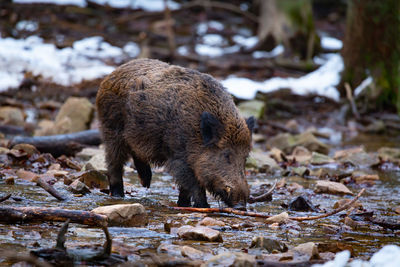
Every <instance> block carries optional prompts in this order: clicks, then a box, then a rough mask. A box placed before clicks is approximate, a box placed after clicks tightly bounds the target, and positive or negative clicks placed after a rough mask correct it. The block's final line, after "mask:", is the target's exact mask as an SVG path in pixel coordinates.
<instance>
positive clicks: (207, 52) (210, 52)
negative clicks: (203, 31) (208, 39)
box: [178, 44, 240, 57]
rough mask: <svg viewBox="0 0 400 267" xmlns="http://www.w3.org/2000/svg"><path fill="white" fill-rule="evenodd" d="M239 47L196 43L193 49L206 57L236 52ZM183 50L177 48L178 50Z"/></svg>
mask: <svg viewBox="0 0 400 267" xmlns="http://www.w3.org/2000/svg"><path fill="white" fill-rule="evenodd" d="M239 49H240V47H239V46H237V45H236V46H235V45H234V46H229V47H217V46H211V45H205V44H197V45H196V46H195V47H194V50H195V51H196V53H197V54H199V55H200V56H206V57H220V56H222V55H224V54H229V53H235V52H238V51H239ZM180 51H183V50H179V51H178V52H180Z"/></svg>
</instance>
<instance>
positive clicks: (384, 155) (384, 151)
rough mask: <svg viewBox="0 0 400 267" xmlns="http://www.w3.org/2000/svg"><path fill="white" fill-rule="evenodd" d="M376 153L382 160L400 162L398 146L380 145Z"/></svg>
mask: <svg viewBox="0 0 400 267" xmlns="http://www.w3.org/2000/svg"><path fill="white" fill-rule="evenodd" d="M378 155H379V157H380V158H381V159H382V160H383V161H390V162H393V163H396V164H400V148H394V147H382V148H380V149H379V150H378Z"/></svg>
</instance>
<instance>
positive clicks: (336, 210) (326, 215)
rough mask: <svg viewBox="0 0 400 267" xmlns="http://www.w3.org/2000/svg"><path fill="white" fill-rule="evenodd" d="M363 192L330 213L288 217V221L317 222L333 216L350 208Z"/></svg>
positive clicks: (363, 190)
mask: <svg viewBox="0 0 400 267" xmlns="http://www.w3.org/2000/svg"><path fill="white" fill-rule="evenodd" d="M364 192H365V188H363V189H361V191H360V192H359V193H358V195H357V196H356V197H355V198H353V199H352V200H351V201H350V202H348V203H346V204H344V205H343V206H341V207H339V208H337V209H334V210H332V211H331V212H328V213H325V214H321V215H318V216H309V217H308V216H305V217H289V219H291V220H295V221H310V220H317V219H321V218H325V217H328V216H331V215H334V214H336V213H339V212H341V211H343V210H346V209H348V208H350V207H351V206H352V205H353V204H354V202H356V201H357V200H358V199H359V198H360V196H361V195H362V194H363V193H364Z"/></svg>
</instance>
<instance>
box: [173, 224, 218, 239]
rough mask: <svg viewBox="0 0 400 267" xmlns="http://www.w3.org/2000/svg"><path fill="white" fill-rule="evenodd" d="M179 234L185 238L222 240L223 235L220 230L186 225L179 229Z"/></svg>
mask: <svg viewBox="0 0 400 267" xmlns="http://www.w3.org/2000/svg"><path fill="white" fill-rule="evenodd" d="M177 234H178V236H179V237H180V238H183V239H189V240H202V241H210V242H222V235H221V233H220V232H219V231H217V230H214V229H211V228H208V227H205V226H196V227H193V226H190V225H184V226H182V227H180V228H179V229H178V232H177Z"/></svg>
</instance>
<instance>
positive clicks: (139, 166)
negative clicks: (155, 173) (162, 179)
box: [132, 156, 151, 188]
mask: <svg viewBox="0 0 400 267" xmlns="http://www.w3.org/2000/svg"><path fill="white" fill-rule="evenodd" d="M132 158H133V162H134V163H135V168H136V171H137V172H138V175H139V178H140V183H141V184H142V186H144V187H147V188H149V187H150V183H151V168H150V165H149V164H147V163H145V162H143V161H141V160H140V159H138V158H137V157H135V156H132Z"/></svg>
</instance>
